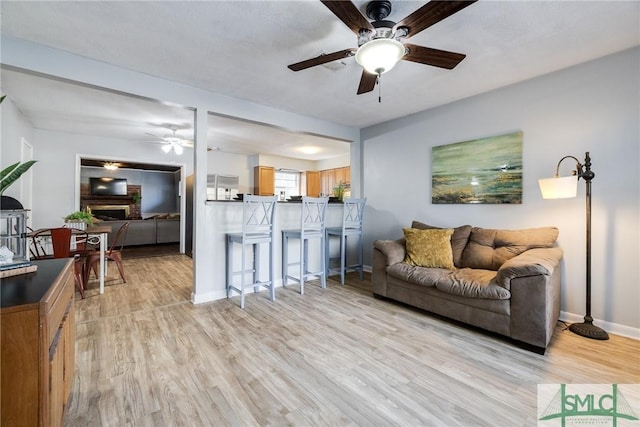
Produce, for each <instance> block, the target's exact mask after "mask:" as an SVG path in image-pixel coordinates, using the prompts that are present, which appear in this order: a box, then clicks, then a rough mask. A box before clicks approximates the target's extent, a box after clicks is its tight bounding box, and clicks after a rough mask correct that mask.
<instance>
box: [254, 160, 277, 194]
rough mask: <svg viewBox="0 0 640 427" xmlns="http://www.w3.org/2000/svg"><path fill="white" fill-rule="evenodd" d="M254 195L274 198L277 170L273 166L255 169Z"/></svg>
mask: <svg viewBox="0 0 640 427" xmlns="http://www.w3.org/2000/svg"><path fill="white" fill-rule="evenodd" d="M253 185H254V188H253V194H255V195H256V196H273V195H274V194H275V185H276V170H275V168H273V167H271V166H256V167H255V168H254V169H253Z"/></svg>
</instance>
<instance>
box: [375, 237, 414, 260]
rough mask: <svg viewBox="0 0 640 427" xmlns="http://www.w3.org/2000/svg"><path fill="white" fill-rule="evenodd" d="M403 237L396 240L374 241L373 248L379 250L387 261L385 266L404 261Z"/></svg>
mask: <svg viewBox="0 0 640 427" xmlns="http://www.w3.org/2000/svg"><path fill="white" fill-rule="evenodd" d="M405 245H406V243H405V240H404V237H403V238H402V239H398V240H375V241H374V242H373V247H374V248H376V249H378V250H380V252H382V253H383V255H384V256H385V258H386V260H387V265H393V264H396V263H399V262H402V261H404V257H405V255H406V250H405Z"/></svg>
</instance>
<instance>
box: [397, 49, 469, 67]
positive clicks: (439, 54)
mask: <svg viewBox="0 0 640 427" xmlns="http://www.w3.org/2000/svg"><path fill="white" fill-rule="evenodd" d="M404 47H405V48H406V49H407V53H406V54H405V55H404V56H403V57H402V59H404V60H406V61H412V62H418V63H420V64H427V65H432V66H434V67H440V68H446V69H448V70H451V69H453V68H455V66H456V65H458V64H459V63H460V61H462V60H463V59H464V58H465V57H466V56H467V55H463V54H462V53H455V52H449V51H446V50H439V49H433V48H430V47H424V46H418V45H415V44H409V43H405V45H404Z"/></svg>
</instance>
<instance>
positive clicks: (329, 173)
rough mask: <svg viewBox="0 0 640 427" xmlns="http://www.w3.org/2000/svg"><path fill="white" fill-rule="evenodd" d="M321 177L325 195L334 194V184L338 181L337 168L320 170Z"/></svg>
mask: <svg viewBox="0 0 640 427" xmlns="http://www.w3.org/2000/svg"><path fill="white" fill-rule="evenodd" d="M320 178H321V180H322V193H323V194H324V195H332V194H333V186H334V185H335V181H336V174H335V170H333V169H327V170H323V171H321V172H320Z"/></svg>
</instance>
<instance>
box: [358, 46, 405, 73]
mask: <svg viewBox="0 0 640 427" xmlns="http://www.w3.org/2000/svg"><path fill="white" fill-rule="evenodd" d="M404 53H405V49H404V46H403V44H402V43H400V42H399V41H397V40H394V39H387V38H380V39H373V40H371V41H368V42H366V43H365V44H363V45H362V46H360V47H359V48H358V51H357V52H356V62H357V63H358V64H360V65H361V66H362V67H363V68H364V69H365V70H367V71H368V72H369V73H371V74H378V75H381V74H384V73H386V72H387V71H389V70H391V69H392V68H393V67H394V66H395V65H396V64H397V63H398V61H400V59H402V57H403V56H404Z"/></svg>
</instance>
